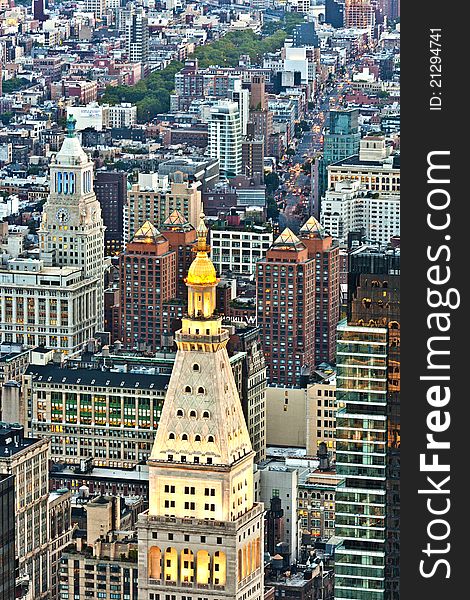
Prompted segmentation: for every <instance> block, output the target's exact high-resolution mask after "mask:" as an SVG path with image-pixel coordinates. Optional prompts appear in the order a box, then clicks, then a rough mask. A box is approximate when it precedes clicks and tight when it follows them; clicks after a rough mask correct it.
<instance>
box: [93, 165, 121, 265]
mask: <svg viewBox="0 0 470 600" xmlns="http://www.w3.org/2000/svg"><path fill="white" fill-rule="evenodd" d="M95 193H96V197H97V198H98V201H99V203H100V206H101V212H102V214H103V223H104V225H105V227H106V231H105V232H104V247H105V254H106V255H107V256H114V255H116V254H119V252H122V249H123V246H124V207H125V206H126V203H127V175H126V173H122V172H119V171H98V172H97V173H96V178H95Z"/></svg>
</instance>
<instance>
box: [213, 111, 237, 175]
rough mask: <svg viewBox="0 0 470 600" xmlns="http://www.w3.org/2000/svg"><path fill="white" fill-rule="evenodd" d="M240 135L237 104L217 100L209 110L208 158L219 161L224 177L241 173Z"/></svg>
mask: <svg viewBox="0 0 470 600" xmlns="http://www.w3.org/2000/svg"><path fill="white" fill-rule="evenodd" d="M242 135H243V134H242V126H241V117H240V110H239V106H238V104H237V103H236V102H230V101H228V100H219V101H218V102H217V103H216V104H215V105H214V106H213V107H212V108H211V110H210V118H209V156H211V157H212V158H217V159H218V160H219V164H220V171H221V173H222V174H223V175H225V176H226V177H234V176H235V175H239V174H240V173H241V172H242Z"/></svg>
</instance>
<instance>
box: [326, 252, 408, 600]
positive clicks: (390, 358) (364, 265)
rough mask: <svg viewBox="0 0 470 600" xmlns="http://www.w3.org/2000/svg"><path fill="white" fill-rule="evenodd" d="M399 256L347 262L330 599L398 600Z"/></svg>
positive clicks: (360, 256)
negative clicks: (332, 593)
mask: <svg viewBox="0 0 470 600" xmlns="http://www.w3.org/2000/svg"><path fill="white" fill-rule="evenodd" d="M399 274H400V256H399V254H398V253H397V251H387V252H379V251H377V250H374V249H371V248H368V247H361V248H359V249H358V250H356V251H354V252H353V253H352V254H351V256H350V277H349V287H348V295H349V302H348V316H347V319H345V320H343V321H342V322H341V323H340V324H339V326H338V351H337V400H338V401H339V402H341V403H344V407H343V408H340V409H339V410H338V411H337V414H336V431H337V440H336V461H337V462H336V469H337V475H338V477H341V478H342V479H344V482H343V483H342V484H341V485H340V486H339V487H338V489H337V492H336V527H335V535H336V536H337V537H339V538H341V539H342V540H343V544H342V546H341V547H340V548H338V549H337V550H336V561H335V563H336V564H335V571H336V583H335V597H336V598H338V599H343V598H348V599H350V598H361V599H363V600H379V599H382V598H390V599H398V597H399V555H400V543H399V497H400V479H399V478H400V466H399V464H400V463H399V459H400V418H399V407H400V406H399V401H400V399H399V396H400V354H399V352H400V314H399V311H400V302H399Z"/></svg>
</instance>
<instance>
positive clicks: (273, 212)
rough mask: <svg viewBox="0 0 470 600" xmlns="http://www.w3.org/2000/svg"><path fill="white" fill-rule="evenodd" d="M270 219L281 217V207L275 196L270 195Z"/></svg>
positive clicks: (268, 204) (268, 205) (268, 206)
mask: <svg viewBox="0 0 470 600" xmlns="http://www.w3.org/2000/svg"><path fill="white" fill-rule="evenodd" d="M266 213H267V216H268V219H273V220H277V218H278V217H279V208H278V206H277V202H276V200H275V199H274V197H273V196H268V202H267V210H266Z"/></svg>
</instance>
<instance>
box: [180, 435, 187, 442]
mask: <svg viewBox="0 0 470 600" xmlns="http://www.w3.org/2000/svg"><path fill="white" fill-rule="evenodd" d="M181 439H182V440H183V442H187V441H188V434H187V433H183V434H181Z"/></svg>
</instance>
